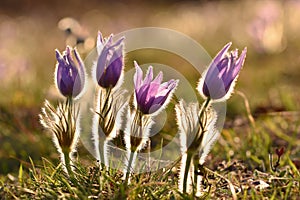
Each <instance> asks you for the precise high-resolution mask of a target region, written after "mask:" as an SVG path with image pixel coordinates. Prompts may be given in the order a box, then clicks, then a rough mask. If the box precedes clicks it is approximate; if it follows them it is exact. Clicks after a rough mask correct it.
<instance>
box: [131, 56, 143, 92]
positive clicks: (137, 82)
mask: <svg viewBox="0 0 300 200" xmlns="http://www.w3.org/2000/svg"><path fill="white" fill-rule="evenodd" d="M134 66H135V74H134V77H133V82H134V87H135V89H136V90H139V89H140V87H141V85H142V79H143V71H142V69H141V68H140V66H139V65H138V63H137V62H136V61H134Z"/></svg>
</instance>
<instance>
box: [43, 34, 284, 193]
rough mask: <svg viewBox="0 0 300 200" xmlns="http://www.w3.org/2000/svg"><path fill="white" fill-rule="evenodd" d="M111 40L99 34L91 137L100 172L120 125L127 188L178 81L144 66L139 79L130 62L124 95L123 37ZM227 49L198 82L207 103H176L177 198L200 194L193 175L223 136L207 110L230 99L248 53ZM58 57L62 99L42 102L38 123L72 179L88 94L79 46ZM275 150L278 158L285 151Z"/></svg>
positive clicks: (137, 69)
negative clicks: (129, 87) (130, 75)
mask: <svg viewBox="0 0 300 200" xmlns="http://www.w3.org/2000/svg"><path fill="white" fill-rule="evenodd" d="M113 38H114V37H113V35H110V36H109V37H107V38H103V36H102V34H101V33H100V32H99V33H98V38H97V58H96V59H95V62H94V65H93V67H92V75H91V76H92V78H93V82H94V85H95V86H96V87H95V91H94V92H95V93H94V105H93V108H92V109H91V110H92V113H91V115H92V116H93V126H92V127H91V129H92V138H91V140H92V141H93V142H94V147H95V151H96V158H97V160H99V161H100V162H101V166H100V167H101V170H104V169H106V167H109V162H108V161H109V156H110V154H109V151H108V142H110V141H111V140H113V139H114V138H115V137H117V136H118V134H120V129H121V125H122V124H123V125H124V127H125V130H124V135H123V136H124V142H125V147H126V152H127V155H126V158H125V160H124V171H123V172H124V179H125V184H128V181H129V180H130V176H131V174H132V172H134V170H133V169H134V167H135V160H136V156H137V152H139V151H141V150H143V148H144V147H145V146H146V143H147V141H149V132H150V129H151V128H152V126H153V123H154V120H153V118H154V117H155V116H156V115H157V114H158V113H160V112H161V111H162V110H163V109H165V108H166V106H167V105H168V104H169V102H170V100H171V98H172V97H173V94H174V92H175V90H176V88H177V86H178V83H179V81H178V80H175V79H171V80H168V81H166V82H163V73H162V72H159V73H158V75H157V76H156V77H155V78H154V75H153V74H154V73H153V67H152V66H149V67H148V71H147V72H146V74H145V76H144V75H143V70H142V69H141V67H140V66H139V65H138V63H137V62H136V61H134V67H135V74H134V76H133V84H134V90H133V91H132V93H131V97H130V98H129V99H127V98H125V93H126V92H127V91H126V90H124V89H123V88H122V83H123V76H124V67H125V66H124V57H125V55H124V41H125V38H124V37H122V38H120V39H118V40H116V41H114V40H113ZM230 46H231V43H228V44H226V45H225V46H224V47H223V49H222V50H221V51H220V52H219V53H218V54H217V55H216V56H215V58H214V59H213V60H212V62H211V63H210V65H209V66H208V68H207V69H206V70H205V72H204V73H203V74H202V77H201V79H200V80H199V83H198V86H197V90H198V91H199V94H200V95H201V96H202V97H203V99H204V102H203V103H202V104H201V105H200V104H199V103H198V102H197V103H196V102H192V103H189V104H187V103H185V101H184V100H183V99H181V100H179V102H178V103H177V104H176V105H175V112H176V118H177V125H178V129H179V133H180V146H181V155H182V157H181V167H180V173H179V183H178V186H179V190H180V192H182V193H190V192H193V193H195V191H196V195H197V196H200V195H201V193H202V188H201V181H202V179H203V177H202V176H201V175H200V174H201V173H200V174H199V173H198V171H199V170H201V169H202V165H203V164H204V162H205V159H206V157H207V155H208V153H209V151H210V149H211V148H212V146H213V144H214V143H215V142H216V140H217V139H218V137H219V135H220V132H219V131H218V130H217V128H216V122H217V119H218V114H217V112H216V111H215V110H214V108H213V106H212V105H213V104H214V103H216V102H220V101H225V100H227V99H228V98H229V97H230V95H231V94H232V92H233V88H234V85H235V81H236V80H237V77H238V75H239V72H240V71H241V69H242V67H243V64H244V61H245V58H246V53H247V49H246V48H245V49H244V50H243V51H242V53H241V54H240V56H239V55H238V50H234V51H231V52H228V50H229V48H230ZM73 56H74V57H75V59H74V57H73ZM56 59H57V64H56V69H55V75H54V77H55V80H54V82H55V85H56V87H57V89H58V91H59V92H60V94H61V95H62V96H63V97H64V102H59V104H58V106H57V107H55V106H53V105H51V104H50V103H49V102H48V101H47V100H46V102H45V106H44V107H43V108H42V114H40V121H41V123H42V125H43V126H44V127H45V128H46V129H48V130H49V131H50V132H52V134H53V141H54V143H55V145H56V147H57V149H58V152H59V153H60V156H61V162H62V166H63V168H64V170H65V172H66V173H67V174H68V175H70V176H73V169H74V168H73V162H72V160H73V157H72V154H73V153H74V152H75V148H76V144H77V142H78V138H79V137H80V126H79V124H80V108H79V106H78V105H77V102H76V100H78V99H79V98H80V97H81V96H82V95H83V94H84V92H85V88H86V87H87V86H86V85H87V83H86V82H87V81H86V80H87V74H86V71H85V65H84V63H83V61H82V60H81V58H80V55H79V53H78V52H77V50H76V49H74V50H73V49H72V48H71V47H66V50H65V51H64V52H63V53H62V54H61V53H60V52H59V51H58V50H56ZM278 152H279V153H278V155H279V154H280V155H281V154H282V152H283V151H278Z"/></svg>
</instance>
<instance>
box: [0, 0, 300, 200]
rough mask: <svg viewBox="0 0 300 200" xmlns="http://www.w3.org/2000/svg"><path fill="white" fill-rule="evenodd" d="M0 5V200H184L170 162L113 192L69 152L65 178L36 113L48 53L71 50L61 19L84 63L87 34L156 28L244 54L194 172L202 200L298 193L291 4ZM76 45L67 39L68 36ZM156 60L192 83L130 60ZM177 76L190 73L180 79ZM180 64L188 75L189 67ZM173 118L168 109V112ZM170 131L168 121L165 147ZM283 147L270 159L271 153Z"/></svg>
mask: <svg viewBox="0 0 300 200" xmlns="http://www.w3.org/2000/svg"><path fill="white" fill-rule="evenodd" d="M64 4H65V5H62V4H61V2H60V1H58V0H57V1H45V2H43V3H35V2H33V1H21V2H19V1H8V0H7V1H2V2H1V3H0V10H1V12H0V41H1V42H0V79H1V82H2V83H1V87H0V94H1V95H0V196H1V199H19V198H22V199H23V198H27V199H32V198H36V199H41V198H43V199H44V198H65V199H76V198H80V199H87V198H90V199H94V198H102V199H106V198H111V199H119V198H126V197H127V198H129V199H137V198H142V199H177V198H185V199H192V197H191V196H185V195H182V194H180V193H179V192H178V190H177V177H178V165H176V164H175V165H170V166H168V167H166V168H165V169H163V170H158V171H155V172H151V173H145V174H138V175H136V176H134V177H133V179H132V182H131V184H130V185H129V186H124V185H123V184H122V181H121V180H120V177H121V176H122V174H121V173H120V172H119V171H118V170H114V169H111V170H109V171H108V172H106V173H103V172H100V171H99V168H98V167H97V163H96V162H95V159H94V158H93V157H92V156H91V155H90V154H89V153H88V152H87V150H86V149H85V148H84V146H83V145H82V144H81V143H80V144H79V146H78V155H77V162H78V163H77V166H78V168H77V169H76V179H72V180H69V179H67V178H66V177H65V176H64V174H63V173H61V166H60V165H59V159H58V154H57V152H56V149H55V147H54V146H53V144H52V141H51V135H50V134H49V133H47V132H45V131H44V130H43V128H42V127H41V125H40V123H39V120H38V114H39V113H40V108H41V106H42V105H43V102H44V100H45V98H47V99H49V100H50V101H51V102H53V103H55V102H57V100H58V99H59V97H58V93H57V92H56V90H55V87H54V85H53V73H54V66H55V62H56V61H55V54H54V49H56V48H57V49H59V50H63V49H64V48H65V45H66V43H67V44H70V45H74V42H76V41H74V37H70V36H66V34H65V32H64V31H62V30H61V27H59V26H58V22H59V21H60V20H61V19H63V18H65V17H73V18H75V19H77V20H78V21H79V22H80V24H81V25H82V27H83V28H82V29H81V31H80V33H79V34H82V35H83V36H84V38H89V40H88V41H89V42H86V43H84V44H79V45H78V49H79V50H80V52H81V55H82V56H83V58H85V57H86V56H87V55H88V53H89V52H90V51H91V49H92V48H93V45H94V39H95V36H96V35H97V31H98V30H101V31H102V33H103V34H104V35H109V34H110V33H119V32H122V31H125V30H129V29H132V28H137V27H147V26H152V27H163V28H169V29H173V30H176V31H178V32H181V33H183V34H186V35H188V36H189V37H191V38H193V39H194V40H196V41H197V42H198V43H199V44H201V45H202V46H203V47H204V48H205V49H206V50H207V52H208V53H209V54H210V55H211V56H213V55H214V54H215V53H216V52H217V51H218V50H219V49H220V48H221V47H222V46H223V45H224V44H226V43H227V42H229V41H232V42H233V44H234V47H237V48H239V49H242V48H243V47H244V46H247V47H248V54H247V59H246V63H245V65H244V68H243V70H242V72H241V74H240V77H239V80H238V83H237V86H236V92H235V94H234V95H233V96H232V98H231V99H230V100H229V101H228V102H227V118H226V122H225V125H224V129H223V131H222V134H221V137H220V139H219V140H218V142H217V143H216V145H215V146H214V147H213V149H212V151H211V153H210V154H209V157H208V159H207V162H206V163H205V168H206V172H207V175H206V177H207V180H206V181H204V187H205V188H206V190H207V194H206V196H205V197H207V198H209V199H218V198H219V199H229V198H235V197H237V198H239V199H264V198H266V199H299V190H300V172H299V167H300V120H299V119H300V113H299V108H300V104H299V102H300V94H299V84H300V79H299V77H300V70H299V69H300V68H299V66H300V35H299V30H300V21H299V20H298V19H300V12H299V10H300V2H298V1H297V0H288V1H251V0H249V1H199V2H196V1H191V2H180V1H171V0H170V1H165V2H163V1H157V2H156V3H150V2H148V3H147V2H139V1H128V2H126V3H123V2H122V1H118V2H115V3H105V2H97V1H89V2H84V1H79V0H78V1H68V2H65V3H64ZM75 39H76V38H75ZM133 60H138V61H139V62H140V63H155V62H156V63H164V64H167V65H169V66H172V67H174V69H176V70H178V71H180V72H181V73H182V74H183V75H184V76H185V77H186V78H187V79H188V80H190V83H191V84H192V85H196V83H197V80H198V79H199V75H198V74H195V73H193V71H192V68H191V67H190V66H189V64H188V63H187V62H186V61H185V60H183V59H180V58H178V57H176V56H174V55H171V54H168V53H166V52H161V51H155V50H144V51H134V52H130V53H128V55H127V57H126V63H125V64H126V69H125V70H129V69H131V68H132V67H133V66H132V61H133ZM183 66H184V67H187V68H188V69H191V70H182V69H183ZM189 67H190V68H189ZM171 104H172V103H171ZM168 111H169V113H172V112H173V111H172V105H171V107H170V108H168ZM176 131H177V127H176V124H175V123H174V124H171V125H170V124H167V125H165V127H164V128H163V130H162V133H161V135H163V136H160V137H159V136H157V137H156V138H152V139H153V140H154V141H158V142H157V144H161V143H160V141H161V140H160V139H161V138H162V137H163V138H164V142H165V143H167V141H168V139H169V138H170V137H171V136H172V134H173V133H175V132H176ZM282 147H283V148H284V152H283V155H282V156H281V158H280V160H279V161H278V163H277V160H278V151H279V149H280V148H282Z"/></svg>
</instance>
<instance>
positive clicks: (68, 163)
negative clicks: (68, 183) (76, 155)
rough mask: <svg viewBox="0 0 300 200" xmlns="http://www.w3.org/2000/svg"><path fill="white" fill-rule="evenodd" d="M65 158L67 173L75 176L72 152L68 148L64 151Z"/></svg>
mask: <svg viewBox="0 0 300 200" xmlns="http://www.w3.org/2000/svg"><path fill="white" fill-rule="evenodd" d="M63 154H64V159H65V163H64V164H65V166H66V168H67V173H68V175H69V176H70V177H73V171H72V168H71V159H70V152H69V151H68V150H64V151H63Z"/></svg>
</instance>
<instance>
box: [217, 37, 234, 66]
mask: <svg viewBox="0 0 300 200" xmlns="http://www.w3.org/2000/svg"><path fill="white" fill-rule="evenodd" d="M231 44H232V42H229V43H227V44H226V45H225V46H224V47H223V49H222V50H221V51H219V53H218V54H217V55H216V56H215V57H214V59H213V63H212V64H215V65H216V63H218V62H220V60H222V59H223V58H224V55H226V53H227V51H228V49H229V48H230V46H231Z"/></svg>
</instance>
